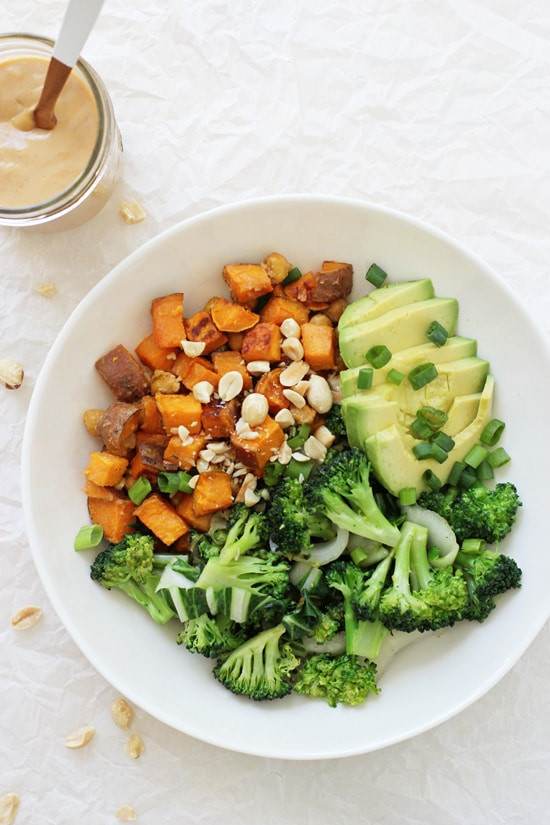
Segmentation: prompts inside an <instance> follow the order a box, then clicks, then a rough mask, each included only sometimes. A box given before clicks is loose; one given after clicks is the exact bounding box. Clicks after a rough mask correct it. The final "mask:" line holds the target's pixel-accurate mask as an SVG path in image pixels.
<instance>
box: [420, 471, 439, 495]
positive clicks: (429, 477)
mask: <svg viewBox="0 0 550 825" xmlns="http://www.w3.org/2000/svg"><path fill="white" fill-rule="evenodd" d="M422 478H423V479H424V481H425V482H426V484H427V485H428V487H429V488H430V490H434V492H435V491H437V490H439V489H440V487H442V483H441V479H439V478H438V477H437V476H436V474H435V473H434V472H433V471H432V470H426V471H425V472H424V473H422Z"/></svg>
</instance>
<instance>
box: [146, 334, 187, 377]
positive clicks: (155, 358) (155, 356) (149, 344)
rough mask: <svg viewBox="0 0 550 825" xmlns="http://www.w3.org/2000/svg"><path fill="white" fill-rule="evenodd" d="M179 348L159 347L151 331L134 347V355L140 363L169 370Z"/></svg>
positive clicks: (155, 368) (157, 368)
mask: <svg viewBox="0 0 550 825" xmlns="http://www.w3.org/2000/svg"><path fill="white" fill-rule="evenodd" d="M178 352H179V348H176V347H159V346H158V344H157V343H156V341H155V336H154V335H153V333H151V334H150V335H146V336H145V338H143V339H142V340H141V341H140V342H139V344H138V345H137V347H136V355H137V357H138V358H139V360H140V361H141V363H142V364H145V366H146V367H149V368H150V369H152V370H164V371H165V372H169V371H170V370H171V369H172V367H173V366H174V360H175V358H176V355H177V353H178Z"/></svg>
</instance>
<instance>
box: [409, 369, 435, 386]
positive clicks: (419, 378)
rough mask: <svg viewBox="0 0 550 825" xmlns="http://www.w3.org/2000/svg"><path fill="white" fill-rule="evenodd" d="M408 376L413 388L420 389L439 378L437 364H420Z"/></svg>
mask: <svg viewBox="0 0 550 825" xmlns="http://www.w3.org/2000/svg"><path fill="white" fill-rule="evenodd" d="M408 378H409V381H410V382H411V386H412V388H413V390H419V389H421V388H422V387H425V386H426V384H429V383H430V381H433V380H434V378H437V369H436V366H435V364H432V363H427V364H419V365H418V366H417V367H414V369H412V370H411V371H410V373H409V376H408Z"/></svg>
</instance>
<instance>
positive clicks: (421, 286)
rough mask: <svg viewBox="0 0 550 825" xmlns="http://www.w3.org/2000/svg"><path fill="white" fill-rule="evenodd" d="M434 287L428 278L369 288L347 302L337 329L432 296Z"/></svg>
mask: <svg viewBox="0 0 550 825" xmlns="http://www.w3.org/2000/svg"><path fill="white" fill-rule="evenodd" d="M433 296H434V288H433V285H432V282H431V281H430V279H429V278H422V279H420V280H418V281H399V282H397V283H394V284H387V286H381V287H378V288H377V289H373V290H371V291H370V292H369V293H368V295H364V296H363V297H362V298H358V299H357V301H353V303H351V304H349V305H348V306H347V307H346V309H345V310H344V312H343V313H342V315H341V317H340V321H339V324H338V326H339V329H340V330H342V329H344V327H349V326H352V325H353V324H363V323H365V322H366V321H370V320H372V319H373V318H379V317H380V315H383V314H384V313H385V312H389V310H391V309H397V307H401V306H405V305H406V304H412V303H414V302H415V301H425V300H426V299H427V298H433Z"/></svg>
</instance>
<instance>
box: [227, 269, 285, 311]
mask: <svg viewBox="0 0 550 825" xmlns="http://www.w3.org/2000/svg"><path fill="white" fill-rule="evenodd" d="M222 275H223V279H224V281H225V283H226V284H227V286H228V287H229V289H230V290H231V293H232V295H233V297H234V298H235V300H236V301H238V302H239V303H240V304H249V303H253V302H254V301H255V300H256V299H257V298H259V297H260V296H261V295H267V293H268V292H271V291H272V289H273V285H272V283H271V281H270V280H269V276H268V274H267V272H266V271H265V269H264V268H263V267H262V266H260V264H227V266H224V268H223V273H222Z"/></svg>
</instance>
